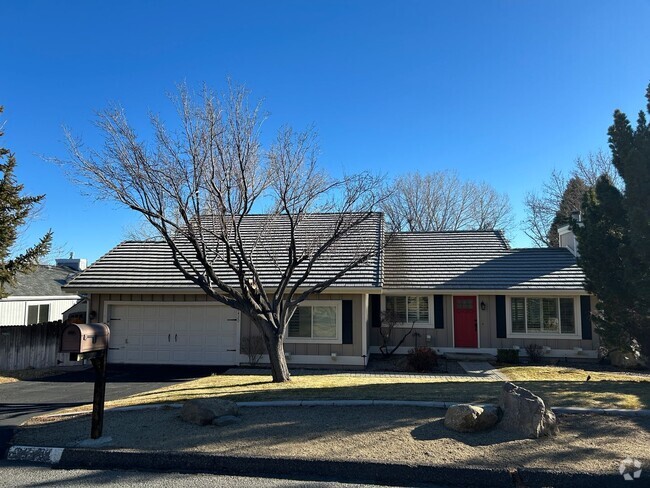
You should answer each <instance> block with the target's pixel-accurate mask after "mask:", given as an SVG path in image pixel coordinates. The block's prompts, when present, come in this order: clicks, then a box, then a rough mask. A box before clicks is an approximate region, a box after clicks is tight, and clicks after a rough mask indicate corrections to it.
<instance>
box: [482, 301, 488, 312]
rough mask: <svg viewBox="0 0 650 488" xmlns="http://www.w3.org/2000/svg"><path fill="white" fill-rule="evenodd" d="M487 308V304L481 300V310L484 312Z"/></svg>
mask: <svg viewBox="0 0 650 488" xmlns="http://www.w3.org/2000/svg"><path fill="white" fill-rule="evenodd" d="M486 308H487V304H486V303H485V302H484V301H483V300H481V310H485V309H486Z"/></svg>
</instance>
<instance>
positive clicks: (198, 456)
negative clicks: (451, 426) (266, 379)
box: [9, 446, 627, 488]
mask: <svg viewBox="0 0 650 488" xmlns="http://www.w3.org/2000/svg"><path fill="white" fill-rule="evenodd" d="M10 456H11V457H10V458H9V459H11V460H15V461H32V462H38V463H47V464H51V465H52V466H53V467H55V468H61V469H79V468H81V469H104V470H106V469H138V470H141V471H167V472H181V473H197V472H200V473H214V474H226V475H233V476H259V477H273V478H283V479H295V480H314V481H338V482H342V483H372V484H382V485H400V486H422V485H427V484H431V483H435V484H440V485H452V486H465V487H477V488H478V487H493V486H512V485H513V484H515V483H516V482H517V481H519V482H521V483H524V485H523V486H529V487H536V486H554V487H572V488H582V487H584V488H593V486H608V487H609V486H613V487H617V486H627V485H625V484H624V483H625V481H624V480H623V477H622V476H620V475H618V474H617V473H616V474H592V473H564V472H560V471H545V470H537V469H515V468H509V469H506V468H500V469H494V468H484V467H478V466H466V467H460V466H454V467H450V466H425V465H408V464H391V463H380V462H364V461H321V460H307V459H292V458H260V457H243V456H228V455H220V454H206V453H181V452H169V451H163V452H161V451H132V450H117V449H106V450H104V449H103V450H96V449H78V448H70V449H67V448H66V449H62V448H34V447H30V446H14V447H12V448H11V449H10Z"/></svg>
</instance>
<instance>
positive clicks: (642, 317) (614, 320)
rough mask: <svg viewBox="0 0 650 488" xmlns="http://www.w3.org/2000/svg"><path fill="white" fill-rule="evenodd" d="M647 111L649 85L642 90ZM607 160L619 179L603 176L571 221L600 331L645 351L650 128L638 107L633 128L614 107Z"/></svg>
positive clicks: (648, 351)
mask: <svg viewBox="0 0 650 488" xmlns="http://www.w3.org/2000/svg"><path fill="white" fill-rule="evenodd" d="M646 98H647V99H648V105H647V110H648V112H650V85H648V89H647V91H646ZM608 133H609V146H610V148H611V150H612V163H613V164H614V166H615V168H616V170H617V171H618V173H619V175H620V176H621V178H622V179H623V181H624V183H625V189H624V190H623V191H619V190H618V189H617V188H616V187H615V186H614V185H612V183H611V181H610V180H609V178H607V177H605V176H603V177H601V178H600V179H599V180H598V183H597V184H596V186H595V188H593V189H591V190H590V191H589V193H588V194H587V196H586V198H585V200H584V203H583V212H584V220H583V222H584V225H583V226H582V227H577V228H576V229H575V230H576V233H577V235H578V238H579V240H580V260H579V262H580V265H581V266H582V268H583V269H584V271H585V275H586V289H587V290H588V291H590V292H592V293H594V294H595V295H596V296H597V297H598V299H599V301H600V303H599V309H600V313H599V314H598V315H597V316H596V317H595V320H596V325H597V328H598V331H599V333H600V335H601V336H602V337H603V339H604V340H605V342H606V343H608V344H609V345H610V346H613V347H620V346H624V347H625V346H627V347H629V346H632V345H634V344H635V343H636V344H637V345H638V346H639V348H640V350H641V352H642V353H643V354H645V355H650V129H649V128H648V124H647V122H646V115H645V113H644V112H643V111H641V112H640V113H639V117H638V120H637V125H636V128H635V129H633V128H632V126H631V124H630V122H629V120H628V118H627V116H626V115H625V114H624V113H623V112H621V111H619V110H616V111H615V112H614V124H613V125H612V126H611V127H610V128H609V132H608Z"/></svg>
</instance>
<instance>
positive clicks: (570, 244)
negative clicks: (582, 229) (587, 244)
mask: <svg viewBox="0 0 650 488" xmlns="http://www.w3.org/2000/svg"><path fill="white" fill-rule="evenodd" d="M572 225H580V226H582V215H581V213H580V210H574V211H573V212H571V224H567V225H563V226H562V227H560V228H558V230H557V233H558V235H559V237H560V247H566V248H567V249H568V250H569V251H571V254H573V255H574V256H575V257H578V256H580V252H579V251H578V239H577V238H576V235H575V234H574V233H573V230H571V226H572Z"/></svg>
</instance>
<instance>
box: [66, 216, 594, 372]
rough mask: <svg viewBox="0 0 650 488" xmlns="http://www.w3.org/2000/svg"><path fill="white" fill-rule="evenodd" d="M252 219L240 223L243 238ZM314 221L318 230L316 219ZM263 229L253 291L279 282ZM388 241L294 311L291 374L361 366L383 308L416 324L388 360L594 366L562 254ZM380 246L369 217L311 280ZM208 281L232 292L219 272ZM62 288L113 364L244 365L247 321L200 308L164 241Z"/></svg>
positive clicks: (585, 312)
mask: <svg viewBox="0 0 650 488" xmlns="http://www.w3.org/2000/svg"><path fill="white" fill-rule="evenodd" d="M260 218H261V217H255V216H251V217H247V219H248V220H247V222H248V224H249V225H247V226H245V228H246V229H249V230H248V231H249V232H251V236H252V235H254V233H255V230H256V229H257V228H259V223H260V222H258V221H257V220H256V219H258V220H259V219H260ZM313 218H314V219H315V220H318V219H322V226H323V227H324V226H326V223H327V222H326V221H327V218H328V217H327V216H326V215H320V216H315V217H313ZM277 225H278V227H281V223H278V224H277ZM313 227H314V228H318V227H319V226H318V225H316V226H313ZM270 230H271V231H270V232H268V235H269V236H275V237H274V239H276V241H273V242H275V243H276V246H270V245H269V243H268V242H267V243H266V244H264V243H262V244H261V245H259V246H258V248H260V249H263V252H262V251H259V253H258V254H254V257H255V259H256V264H257V265H258V269H261V270H262V280H263V282H264V283H265V284H270V285H271V286H272V284H273V282H274V280H276V279H277V277H276V276H275V275H274V272H275V273H277V271H275V270H274V268H273V266H268V264H269V263H270V262H271V261H269V259H268V256H266V257H265V253H266V254H268V253H269V252H272V251H269V249H271V248H273V247H275V248H276V249H280V248H281V247H282V246H278V245H277V240H281V239H282V237H278V236H282V232H280V231H278V229H277V228H276V229H270ZM273 230H275V231H276V232H273ZM392 237H393V238H392V239H391V240H389V243H390V244H389V245H388V246H387V248H386V250H385V252H383V253H381V255H380V256H379V257H377V258H376V259H373V260H371V261H370V262H368V263H366V264H364V265H363V266H361V267H359V268H357V269H356V270H354V271H352V272H351V273H348V274H346V275H345V276H344V277H343V278H342V279H341V280H339V281H338V282H337V283H336V284H335V285H334V286H331V287H330V288H328V290H327V291H326V293H322V294H320V295H316V296H313V297H312V299H310V300H308V301H306V302H304V303H302V304H301V305H300V307H299V309H298V311H297V313H296V314H294V317H293V318H292V320H291V322H290V324H289V327H288V330H287V337H286V340H285V352H286V354H287V359H288V362H289V364H290V365H291V364H311V365H324V364H325V365H347V366H359V367H363V366H364V365H365V364H366V363H367V358H368V355H369V354H371V353H374V352H377V351H378V348H379V346H380V345H381V336H380V334H379V330H378V328H379V326H380V325H381V323H380V320H381V312H382V311H385V310H387V309H388V310H392V311H394V312H396V313H398V314H401V315H403V317H404V320H403V322H404V323H403V325H402V327H409V326H410V324H411V323H412V322H413V321H416V326H415V332H416V333H415V334H412V335H411V336H410V337H409V338H408V339H407V341H406V342H405V343H404V345H403V346H402V347H401V348H400V350H398V353H406V352H407V351H408V349H409V348H411V347H413V346H415V345H419V346H429V347H432V348H433V349H435V350H437V351H439V352H452V351H454V352H480V353H490V354H495V353H496V349H497V348H510V347H519V348H521V349H522V350H523V348H524V347H525V346H526V345H527V344H531V343H536V344H539V345H541V346H544V347H545V352H546V354H547V355H548V356H551V357H592V358H593V357H596V350H597V348H598V345H599V344H598V338H597V336H596V335H595V334H594V332H593V330H592V324H591V320H590V313H589V312H590V311H591V309H592V305H593V303H592V302H593V300H592V299H591V297H590V296H589V295H588V294H587V293H586V292H585V291H584V288H583V281H584V275H583V273H582V271H581V270H580V268H579V267H578V266H577V264H576V259H575V257H574V255H573V254H572V253H571V252H569V251H568V250H567V249H510V247H509V245H508V243H507V241H506V240H505V239H504V237H503V235H502V233H501V232H498V231H461V232H421V233H398V234H395V235H394V236H392ZM385 238H386V236H385V235H384V233H383V216H382V215H381V214H376V215H374V216H373V218H372V219H371V220H370V221H369V222H368V223H367V225H365V226H364V228H363V229H360V230H359V233H357V235H355V236H353V237H352V238H350V239H348V241H347V242H343V243H341V245H340V246H338V249H337V251H336V252H335V253H330V254H329V255H328V256H326V259H325V263H324V264H323V265H322V266H321V267H320V269H323V268H325V267H328V268H333V269H335V268H336V266H337V259H339V262H340V259H341V258H343V259H345V257H346V256H347V254H346V253H354V252H355V246H354V242H355V241H357V242H358V240H359V239H361V240H363V241H364V242H369V243H371V244H373V245H375V246H377V249H379V248H380V247H381V243H382V242H383V239H385ZM252 242H254V240H252ZM256 252H258V251H256ZM216 271H217V273H222V274H220V276H222V277H224V279H226V280H227V281H229V282H230V283H234V284H236V281H235V278H234V275H233V276H231V275H229V274H228V271H227V269H226V268H225V267H224V268H221V269H217V270H216ZM314 273H319V269H316V270H315V271H314ZM64 289H65V290H67V291H70V292H77V293H84V294H87V297H88V300H89V304H90V305H89V313H90V314H95V315H96V316H97V320H99V321H103V322H106V323H108V324H109V325H110V327H111V346H110V352H109V361H110V362H114V363H155V364H166V363H174V364H228V365H235V364H240V363H246V362H247V361H248V356H247V355H246V354H242V352H244V351H245V348H246V346H247V345H248V344H249V343H250V341H249V337H251V336H255V335H258V334H259V333H258V331H257V329H256V327H255V326H254V325H253V324H252V323H251V321H250V320H249V319H248V318H247V317H245V316H242V315H241V314H240V313H239V312H238V311H236V310H234V309H231V308H228V307H226V306H224V305H220V304H218V303H216V302H215V301H213V300H209V299H208V298H207V297H206V295H205V294H204V293H203V292H202V291H201V290H200V289H199V288H198V287H197V286H195V285H193V284H192V283H191V282H189V281H188V280H186V279H185V278H184V277H183V276H182V274H181V273H180V272H179V271H178V270H176V269H175V268H174V266H173V264H172V260H171V253H170V251H169V249H168V247H167V245H166V244H165V243H162V242H133V241H129V242H123V243H121V244H119V245H118V246H117V247H115V248H114V249H112V250H111V251H109V252H108V253H107V254H106V255H104V256H103V257H102V258H100V259H99V260H98V261H97V262H96V263H94V264H93V265H92V266H90V267H89V268H88V269H87V270H85V271H84V272H83V273H81V274H79V275H78V276H77V277H75V278H74V279H73V280H72V281H71V282H70V283H68V284H67V285H66V286H65V287H64ZM401 331H402V330H401V329H398V330H397V332H398V333H399V332H401ZM262 361H264V357H263V359H262Z"/></svg>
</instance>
